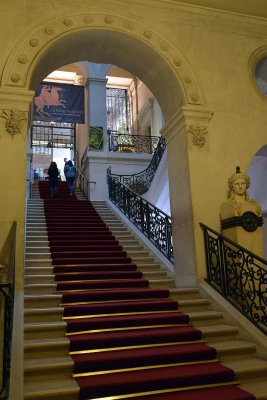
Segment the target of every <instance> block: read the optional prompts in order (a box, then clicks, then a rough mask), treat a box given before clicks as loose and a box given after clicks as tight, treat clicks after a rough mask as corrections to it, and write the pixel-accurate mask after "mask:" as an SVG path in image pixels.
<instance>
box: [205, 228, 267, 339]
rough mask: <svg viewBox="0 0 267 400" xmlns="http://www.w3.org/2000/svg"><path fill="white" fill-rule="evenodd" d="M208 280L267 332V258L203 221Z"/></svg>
mask: <svg viewBox="0 0 267 400" xmlns="http://www.w3.org/2000/svg"><path fill="white" fill-rule="evenodd" d="M200 226H201V228H202V230H203V233H204V241H205V252H206V266H207V278H206V280H207V282H208V283H209V284H210V285H211V286H212V287H213V288H214V289H215V290H216V291H217V292H219V293H220V294H221V295H222V296H223V297H224V298H225V299H227V300H228V301H229V302H230V303H231V304H232V305H233V306H234V307H235V308H237V309H238V310H239V311H240V312H241V313H242V314H243V315H244V316H245V317H246V318H247V319H248V320H250V321H251V322H252V323H253V324H254V325H256V326H257V328H258V329H260V330H261V331H262V332H263V333H264V334H265V335H267V261H266V260H264V259H262V258H261V257H258V256H257V255H256V254H254V253H252V252H251V251H249V250H247V249H245V248H244V247H242V246H240V245H238V244H237V243H235V242H233V241H231V240H230V239H228V238H226V237H225V236H223V235H221V234H220V233H218V232H216V231H214V230H213V229H211V228H209V227H208V226H206V225H204V224H200Z"/></svg>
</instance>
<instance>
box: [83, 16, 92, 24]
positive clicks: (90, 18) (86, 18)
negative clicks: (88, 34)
mask: <svg viewBox="0 0 267 400" xmlns="http://www.w3.org/2000/svg"><path fill="white" fill-rule="evenodd" d="M83 20H84V22H85V23H86V24H91V23H92V22H94V18H93V17H92V16H91V15H86V17H84V19H83Z"/></svg>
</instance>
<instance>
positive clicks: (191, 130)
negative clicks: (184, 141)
mask: <svg viewBox="0 0 267 400" xmlns="http://www.w3.org/2000/svg"><path fill="white" fill-rule="evenodd" d="M187 134H189V135H190V136H191V142H192V144H193V146H195V147H198V148H199V149H201V148H203V147H205V146H207V134H208V128H207V127H206V126H201V125H190V126H189V127H188V129H187Z"/></svg>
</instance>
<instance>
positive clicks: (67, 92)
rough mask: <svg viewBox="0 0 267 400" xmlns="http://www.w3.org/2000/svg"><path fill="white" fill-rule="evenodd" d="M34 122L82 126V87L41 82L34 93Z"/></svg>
mask: <svg viewBox="0 0 267 400" xmlns="http://www.w3.org/2000/svg"><path fill="white" fill-rule="evenodd" d="M33 117H34V120H35V121H49V122H51V121H54V122H68V123H77V124H84V87H83V86H77V85H69V84H66V83H52V82H42V83H41V85H39V86H38V87H37V89H36V91H35V98H34V115H33Z"/></svg>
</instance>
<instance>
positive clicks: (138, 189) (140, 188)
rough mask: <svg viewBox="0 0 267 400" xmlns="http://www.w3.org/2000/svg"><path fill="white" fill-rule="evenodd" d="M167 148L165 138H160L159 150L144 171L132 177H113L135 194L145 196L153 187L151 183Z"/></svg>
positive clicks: (116, 175) (157, 149)
mask: <svg viewBox="0 0 267 400" xmlns="http://www.w3.org/2000/svg"><path fill="white" fill-rule="evenodd" d="M165 148H166V143H165V140H164V139H163V137H160V138H159V141H158V144H157V148H156V150H155V152H154V154H153V157H152V159H151V161H150V164H149V166H148V167H147V168H146V169H145V170H144V171H142V172H138V173H137V174H131V175H118V174H112V176H114V177H115V178H117V180H119V182H121V183H122V184H123V185H126V186H128V187H129V188H130V189H132V190H133V191H134V192H135V193H137V194H139V195H142V194H144V193H145V192H147V191H148V189H149V187H150V185H151V182H152V180H153V178H154V176H155V173H156V171H157V169H158V166H159V163H160V161H161V159H162V156H163V153H164V151H165Z"/></svg>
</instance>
